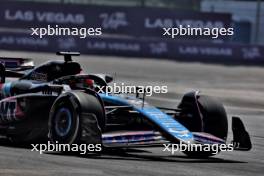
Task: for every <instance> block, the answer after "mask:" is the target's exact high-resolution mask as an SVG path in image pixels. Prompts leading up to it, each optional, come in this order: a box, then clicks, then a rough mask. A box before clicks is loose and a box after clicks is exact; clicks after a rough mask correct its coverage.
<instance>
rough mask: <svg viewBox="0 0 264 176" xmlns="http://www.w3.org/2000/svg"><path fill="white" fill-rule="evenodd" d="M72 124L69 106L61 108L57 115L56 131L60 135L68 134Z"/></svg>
mask: <svg viewBox="0 0 264 176" xmlns="http://www.w3.org/2000/svg"><path fill="white" fill-rule="evenodd" d="M71 125H72V114H71V111H70V110H69V109H68V108H65V107H63V108H60V109H59V110H58V112H57V113H56V116H55V132H56V134H57V135H59V136H60V137H64V136H66V135H67V134H68V133H69V131H70V129H71Z"/></svg>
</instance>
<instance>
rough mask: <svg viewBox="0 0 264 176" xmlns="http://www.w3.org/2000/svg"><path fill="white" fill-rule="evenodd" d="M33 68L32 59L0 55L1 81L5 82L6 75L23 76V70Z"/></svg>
mask: <svg viewBox="0 0 264 176" xmlns="http://www.w3.org/2000/svg"><path fill="white" fill-rule="evenodd" d="M33 68H34V62H33V60H32V59H26V58H9V57H0V83H4V82H5V78H6V77H16V78H19V77H22V76H23V75H24V73H23V71H25V70H29V69H33Z"/></svg>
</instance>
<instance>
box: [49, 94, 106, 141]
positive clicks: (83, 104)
mask: <svg viewBox="0 0 264 176" xmlns="http://www.w3.org/2000/svg"><path fill="white" fill-rule="evenodd" d="M87 114H89V116H87ZM90 117H94V119H93V120H94V121H93V122H95V123H93V124H92V125H93V127H91V128H87V126H89V125H91V119H88V118H90ZM85 123H87V125H86V124H85ZM104 123H105V116H104V109H103V106H102V104H101V103H100V101H99V100H98V98H97V97H96V96H94V95H90V94H86V93H83V92H67V93H64V94H62V95H61V96H59V97H58V98H57V99H56V100H55V102H54V104H53V105H52V107H51V110H50V116H49V139H50V140H51V141H52V142H53V143H61V144H79V143H81V142H87V141H82V138H83V134H84V133H85V132H84V130H88V131H89V130H90V129H93V130H94V129H97V130H94V132H96V133H97V134H98V133H100V132H101V129H103V128H104V125H105V124H104ZM86 133H87V132H86ZM86 133H85V134H86ZM100 134H101V133H100Z"/></svg>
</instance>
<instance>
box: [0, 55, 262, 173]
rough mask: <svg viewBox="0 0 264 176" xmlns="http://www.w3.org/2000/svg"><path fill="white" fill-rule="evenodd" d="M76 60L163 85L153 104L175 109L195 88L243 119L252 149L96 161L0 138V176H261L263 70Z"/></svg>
mask: <svg viewBox="0 0 264 176" xmlns="http://www.w3.org/2000/svg"><path fill="white" fill-rule="evenodd" d="M0 55H1V56H13V57H30V58H36V59H35V63H36V64H39V63H42V62H43V61H45V60H47V59H58V58H59V57H58V56H54V55H53V54H45V53H41V54H39V53H26V52H7V51H1V52H0ZM76 60H77V61H79V62H80V63H81V64H82V66H83V67H84V68H85V70H86V71H87V72H92V73H108V74H114V75H116V76H115V78H116V81H124V82H127V83H130V84H138V85H168V89H169V93H168V94H164V95H154V96H153V97H151V98H147V101H149V102H151V103H153V104H155V105H160V106H161V105H162V106H169V107H175V106H176V105H177V103H178V102H179V100H180V98H181V96H182V95H183V93H184V92H187V91H190V90H197V89H199V90H201V91H202V92H203V93H204V94H207V95H212V96H215V97H216V98H217V99H219V100H221V101H222V102H223V103H224V105H225V107H226V110H227V113H228V116H229V120H230V119H231V117H232V116H240V117H241V118H242V119H243V121H244V123H245V124H246V127H247V129H248V131H249V132H250V134H251V137H252V142H253V149H252V150H251V151H249V152H241V151H233V152H222V153H220V154H219V155H217V156H214V157H212V158H209V159H190V158H187V157H186V156H185V155H184V154H182V153H180V152H177V153H176V154H174V155H171V154H170V153H167V152H163V151H162V150H163V148H142V149H137V150H127V151H116V152H111V153H110V152H108V153H105V154H103V155H101V156H72V155H63V154H51V153H50V154H42V155H40V154H39V153H37V152H31V151H30V149H29V148H20V147H14V146H12V145H10V144H9V143H7V142H6V141H5V140H4V139H1V140H0V144H1V147H0V175H1V176H18V175H19V176H20V175H21V176H22V175H23V176H38V175H40V176H46V175H53V176H56V175H62V176H71V175H76V176H77V175H81V176H82V175H83V176H84V175H85V176H86V175H115V176H116V175H120V176H125V175H126V176H127V175H151V176H153V175H203V176H204V175H225V176H229V175H239V176H241V175H263V171H264V151H263V149H264V148H263V147H264V140H263V139H264V128H263V127H264V92H263V91H264V84H263V83H264V82H263V81H264V69H263V68H261V67H247V66H224V65H209V64H200V63H179V62H172V61H165V60H164V61H159V60H152V59H139V58H120V57H119V58H116V57H101V56H100V57H99V56H81V57H79V58H77V59H76ZM229 126H230V125H229ZM229 131H230V130H229ZM229 136H231V133H229ZM228 140H229V141H230V140H231V137H229V139H228Z"/></svg>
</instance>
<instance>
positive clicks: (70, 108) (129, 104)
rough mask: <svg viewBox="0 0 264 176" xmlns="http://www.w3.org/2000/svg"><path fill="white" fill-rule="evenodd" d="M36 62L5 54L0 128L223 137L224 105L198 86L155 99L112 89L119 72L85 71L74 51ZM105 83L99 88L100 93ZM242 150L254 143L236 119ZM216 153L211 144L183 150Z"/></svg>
mask: <svg viewBox="0 0 264 176" xmlns="http://www.w3.org/2000/svg"><path fill="white" fill-rule="evenodd" d="M58 54H59V55H63V56H64V60H59V61H49V62H47V63H44V64H42V65H40V66H37V67H35V66H34V64H33V61H32V60H30V59H21V58H0V62H1V64H0V76H1V78H0V81H1V84H0V96H1V101H0V134H1V135H2V136H6V137H7V138H8V139H10V140H11V141H13V142H15V143H25V142H32V141H38V140H50V141H52V142H54V143H55V142H56V143H62V144H74V143H77V144H78V143H87V144H89V143H100V144H102V145H103V147H106V148H107V147H110V148H112V147H121V148H122V147H125V148H127V147H142V146H144V147H146V146H161V145H162V144H165V143H173V144H175V143H176V144H178V143H185V144H201V145H204V144H209V145H213V144H217V145H221V144H225V143H226V140H227V134H228V124H227V123H228V121H227V115H226V112H225V109H224V107H223V105H222V104H221V103H219V102H218V101H216V100H214V99H213V98H211V97H209V96H205V95H201V94H200V93H199V92H198V91H196V92H190V93H187V94H185V95H184V96H183V98H182V100H181V102H180V104H179V105H178V107H177V108H175V109H171V108H164V107H159V108H158V107H154V106H152V105H150V104H148V103H147V102H146V101H145V96H144V93H143V94H138V93H135V94H134V95H131V94H106V93H104V91H102V90H106V89H107V86H108V85H109V84H111V83H110V82H111V81H112V80H113V79H112V77H111V76H108V75H103V74H84V73H82V68H81V66H80V64H79V63H77V62H74V61H72V59H71V57H72V56H76V55H79V53H74V52H59V53H58ZM98 90H101V91H100V93H98V92H99V91H98ZM232 130H233V136H234V138H233V144H234V149H236V150H250V149H251V141H250V137H249V135H248V133H247V131H246V130H245V127H244V125H243V123H242V121H241V120H240V118H238V117H233V119H232ZM185 153H186V154H187V155H189V156H201V157H204V156H211V155H213V154H214V153H212V151H211V150H209V151H199V152H197V151H195V152H194V151H185Z"/></svg>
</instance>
